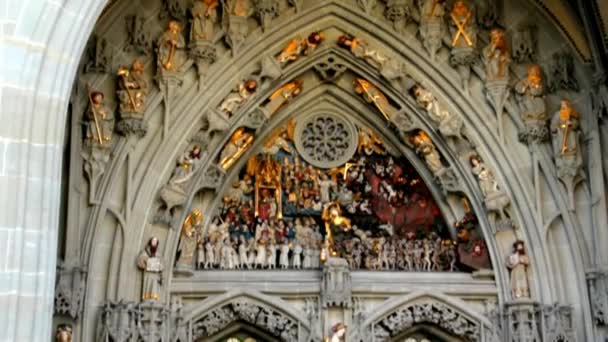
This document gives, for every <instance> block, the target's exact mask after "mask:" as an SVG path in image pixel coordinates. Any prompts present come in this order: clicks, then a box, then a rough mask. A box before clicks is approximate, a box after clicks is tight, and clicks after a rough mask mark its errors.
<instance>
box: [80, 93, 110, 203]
mask: <svg viewBox="0 0 608 342" xmlns="http://www.w3.org/2000/svg"><path fill="white" fill-rule="evenodd" d="M87 97H88V103H89V106H88V108H87V111H86V114H85V120H84V122H83V125H84V126H85V132H86V133H85V136H84V142H83V148H82V151H81V156H82V158H83V159H84V161H85V163H84V171H85V174H86V176H87V178H88V180H89V203H94V202H95V200H94V198H95V193H96V191H97V187H98V183H99V181H100V180H101V176H102V175H103V174H104V173H105V171H106V165H107V163H108V162H109V160H110V154H111V150H112V137H113V135H114V114H113V112H112V111H111V110H110V109H109V108H108V107H106V105H105V103H104V98H105V96H104V94H103V93H102V92H99V91H91V90H90V89H89V90H87Z"/></svg>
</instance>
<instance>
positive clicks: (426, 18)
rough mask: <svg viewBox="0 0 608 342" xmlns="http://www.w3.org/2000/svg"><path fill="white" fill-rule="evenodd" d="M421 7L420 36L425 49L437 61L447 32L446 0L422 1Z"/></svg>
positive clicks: (420, 2)
mask: <svg viewBox="0 0 608 342" xmlns="http://www.w3.org/2000/svg"><path fill="white" fill-rule="evenodd" d="M419 6H420V28H419V30H420V36H421V37H422V42H423V45H424V47H425V48H426V49H427V51H428V52H429V54H430V55H431V59H433V60H434V59H435V56H436V54H437V51H439V49H440V48H441V45H442V36H443V32H444V30H445V28H444V21H443V20H444V19H443V18H444V17H445V0H422V1H419Z"/></svg>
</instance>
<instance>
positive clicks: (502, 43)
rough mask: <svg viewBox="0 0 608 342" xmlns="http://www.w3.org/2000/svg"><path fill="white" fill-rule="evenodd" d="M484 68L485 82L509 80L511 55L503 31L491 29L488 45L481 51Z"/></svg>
mask: <svg viewBox="0 0 608 342" xmlns="http://www.w3.org/2000/svg"><path fill="white" fill-rule="evenodd" d="M483 57H484V63H485V66H486V82H490V81H498V80H505V79H506V80H507V81H508V79H509V65H510V64H511V55H510V53H509V47H508V44H507V39H506V37H505V31H504V30H502V29H498V28H496V29H493V30H492V31H490V43H489V44H488V46H486V47H485V48H484V49H483Z"/></svg>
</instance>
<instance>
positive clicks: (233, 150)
mask: <svg viewBox="0 0 608 342" xmlns="http://www.w3.org/2000/svg"><path fill="white" fill-rule="evenodd" d="M253 138H254V135H253V133H251V132H248V131H247V130H246V129H245V128H244V127H240V128H239V129H237V130H236V131H235V132H234V133H233V134H232V136H231V137H230V140H229V141H228V143H227V144H226V146H224V149H223V150H222V152H221V153H220V166H221V167H222V168H223V169H224V170H228V169H229V168H230V167H231V166H232V165H234V163H235V162H236V161H237V160H238V159H239V158H240V157H241V156H242V155H243V154H244V153H245V152H247V150H248V149H249V147H250V146H251V144H252V143H253Z"/></svg>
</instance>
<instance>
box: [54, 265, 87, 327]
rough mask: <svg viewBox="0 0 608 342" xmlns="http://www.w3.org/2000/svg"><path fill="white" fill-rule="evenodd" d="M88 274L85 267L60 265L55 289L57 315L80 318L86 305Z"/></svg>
mask: <svg viewBox="0 0 608 342" xmlns="http://www.w3.org/2000/svg"><path fill="white" fill-rule="evenodd" d="M86 273H87V271H86V269H85V268H83V267H80V266H76V267H68V266H67V265H66V264H65V263H63V262H61V263H60V265H59V267H57V284H56V287H55V314H59V315H66V316H69V317H70V318H72V319H74V320H76V319H78V318H79V316H80V314H81V313H82V309H83V304H84V292H85V289H86V286H85V282H86Z"/></svg>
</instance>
